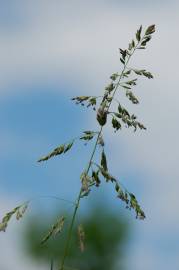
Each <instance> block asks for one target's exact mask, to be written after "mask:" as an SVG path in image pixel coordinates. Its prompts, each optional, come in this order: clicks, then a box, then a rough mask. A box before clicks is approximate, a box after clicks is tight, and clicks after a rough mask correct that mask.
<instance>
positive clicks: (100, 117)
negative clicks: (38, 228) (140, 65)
mask: <svg viewBox="0 0 179 270" xmlns="http://www.w3.org/2000/svg"><path fill="white" fill-rule="evenodd" d="M154 32H155V25H151V26H149V27H148V28H147V29H146V30H145V31H144V34H143V36H142V26H140V28H139V29H138V30H137V32H136V35H135V39H133V40H132V41H131V42H130V43H129V46H128V48H127V49H119V52H120V62H121V63H122V71H121V72H120V73H118V72H116V73H113V74H112V75H111V76H110V80H111V81H110V83H109V85H107V86H106V87H105V91H104V95H103V96H77V97H74V98H72V100H73V101H75V103H76V104H77V105H78V104H80V105H82V106H86V107H92V108H93V110H94V111H96V119H97V122H98V123H99V126H100V128H99V131H91V130H87V131H84V132H83V134H82V135H81V136H79V137H78V138H74V139H72V140H71V141H69V142H68V143H64V144H62V145H60V146H58V147H57V148H55V149H54V150H53V151H52V152H50V153H49V154H48V155H46V156H44V157H42V158H40V159H39V160H38V162H43V161H47V160H49V159H51V158H52V157H55V156H59V155H62V154H65V153H66V152H67V151H69V150H70V149H71V148H72V146H73V145H74V143H75V141H76V140H82V141H85V144H86V143H88V142H90V141H92V140H95V143H94V147H93V150H92V153H91V156H90V158H89V162H88V163H87V166H86V169H85V170H84V171H83V172H82V173H81V176H80V179H81V188H80V191H79V195H78V198H77V201H76V203H75V206H74V212H73V216H72V220H71V223H70V226H69V232H68V236H67V241H66V246H65V248H64V254H63V257H62V261H61V266H60V270H63V269H64V264H65V260H66V258H67V256H68V251H69V247H70V240H71V233H72V229H73V226H74V221H75V217H76V213H77V210H78V208H79V204H80V200H81V199H82V198H83V197H86V196H88V195H89V193H90V191H91V188H92V187H99V186H100V185H101V183H102V179H104V180H105V181H106V182H111V183H112V184H113V185H114V189H115V191H116V193H117V197H118V198H119V199H120V200H122V201H123V202H124V203H125V205H126V208H128V209H133V210H134V211H135V214H136V218H139V219H144V218H145V213H144V211H143V210H142V208H141V207H140V205H139V203H138V201H137V199H136V197H135V196H134V194H132V193H131V192H129V191H128V190H127V189H126V188H125V187H124V186H123V185H122V184H121V183H120V182H119V181H118V180H117V178H116V177H114V176H112V175H111V173H110V172H109V169H108V162H107V157H106V153H105V143H104V138H103V129H104V126H105V125H106V123H107V122H108V121H109V119H110V121H111V125H112V128H113V129H114V131H115V132H116V131H118V130H121V129H122V128H123V127H126V128H132V129H133V130H134V131H136V130H137V129H140V130H145V129H146V127H145V126H144V125H143V124H142V123H141V122H139V121H138V119H137V116H136V115H134V114H131V113H129V112H128V110H127V109H126V108H125V107H124V106H123V105H122V104H121V103H120V102H119V101H118V100H116V97H115V95H116V94H117V91H119V90H120V89H121V90H122V91H124V92H125V95H126V97H127V99H129V101H130V102H132V103H133V104H138V103H139V99H138V98H137V97H136V96H135V95H134V93H133V87H134V86H136V85H137V80H138V77H139V76H144V77H146V78H148V79H151V78H153V75H152V74H151V73H150V72H149V71H146V70H145V69H136V68H130V67H128V64H129V61H130V59H131V57H132V56H133V54H134V53H135V51H136V50H141V49H146V45H147V43H148V42H149V41H150V40H151V38H152V34H153V33H154ZM113 101H115V104H116V101H117V108H116V110H114V111H113V112H110V108H111V105H112V103H113ZM113 107H114V106H113ZM109 116H111V118H109ZM97 148H99V149H100V152H101V153H100V158H99V160H98V161H95V160H94V154H95V152H96V150H97ZM27 205H28V203H25V204H24V205H22V206H19V207H16V208H15V209H14V210H12V211H11V212H9V213H7V214H6V216H5V217H4V218H3V219H2V222H1V223H0V231H5V229H6V227H7V225H8V222H9V220H10V218H11V217H12V216H13V215H14V214H16V217H17V218H20V217H21V216H22V215H23V213H24V212H25V210H26V208H27ZM64 221H65V217H64V216H62V217H61V218H59V220H58V221H57V222H56V223H55V224H54V225H53V226H52V227H51V229H50V230H49V232H48V233H47V235H46V236H45V237H44V238H43V239H42V243H45V242H46V241H47V240H48V239H49V238H50V237H51V236H53V235H55V234H57V233H59V232H61V231H62V228H63V225H64ZM78 235H79V241H80V247H81V250H84V243H83V240H84V231H83V227H82V225H80V226H79V227H78Z"/></svg>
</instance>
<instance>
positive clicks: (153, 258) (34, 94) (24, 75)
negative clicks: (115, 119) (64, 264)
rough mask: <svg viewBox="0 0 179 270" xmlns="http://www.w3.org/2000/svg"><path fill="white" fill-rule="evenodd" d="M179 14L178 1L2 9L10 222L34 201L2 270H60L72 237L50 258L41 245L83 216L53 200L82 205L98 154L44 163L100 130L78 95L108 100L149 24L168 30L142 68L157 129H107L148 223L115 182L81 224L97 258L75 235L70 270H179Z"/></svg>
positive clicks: (92, 200) (4, 158)
mask: <svg viewBox="0 0 179 270" xmlns="http://www.w3.org/2000/svg"><path fill="white" fill-rule="evenodd" d="M178 10H179V4H178V2H177V1H174V0H173V1H168V0H163V1H160V0H158V1H155V2H154V3H150V2H149V1H140V0H139V1H138V0H136V1H125V2H124V1H120V0H119V1H116V0H111V1H105V0H103V1H102V0H99V1H93V0H91V1H80V0H79V1H78V0H77V1H67V0H66V1H63V0H62V1H60V0H58V1H57V0H51V1H50V0H30V1H28V0H27V1H22V0H13V1H11V0H7V1H0V187H1V189H0V217H3V215H4V214H5V213H6V212H8V211H9V210H11V209H12V208H13V207H15V206H16V205H18V204H19V203H21V202H23V201H26V200H27V199H33V201H32V203H31V204H30V207H29V210H28V212H27V214H26V215H25V217H24V219H23V220H21V221H20V222H18V223H17V222H14V221H12V222H11V224H10V226H9V228H8V230H7V232H6V233H1V234H0V249H1V252H0V269H2V270H11V269H13V270H16V269H18V270H24V269H26V270H35V269H43V270H44V269H50V262H49V260H50V259H51V257H53V258H52V259H54V261H55V262H57V261H58V259H59V257H58V251H59V253H60V246H61V245H62V244H63V241H64V238H63V237H64V236H61V235H59V236H58V237H57V239H56V240H55V241H54V243H53V241H52V240H51V241H49V243H48V244H47V245H45V246H44V247H43V248H42V249H39V241H40V239H41V236H43V235H44V233H45V232H46V231H47V230H48V228H49V227H50V224H51V223H53V222H54V220H56V218H57V215H61V213H66V214H67V215H68V216H69V217H70V215H71V213H72V207H71V205H70V204H69V203H67V202H65V201H60V200H56V199H52V198H49V197H48V196H57V197H60V198H64V199H67V200H70V201H75V199H76V196H77V193H78V190H79V187H80V181H79V175H80V174H81V171H82V170H83V168H84V166H85V165H86V163H87V161H88V159H89V155H90V152H91V145H90V144H89V145H88V146H84V145H83V143H77V144H76V145H75V146H74V147H73V149H72V150H71V151H70V152H69V153H67V154H66V155H64V156H63V157H60V158H56V159H53V160H50V161H49V162H47V163H43V164H37V162H36V161H37V159H38V158H39V157H41V156H42V155H44V154H46V153H48V152H49V151H50V150H52V149H53V148H54V147H56V146H57V145H59V144H61V143H63V142H65V141H68V140H69V139H71V138H72V137H76V136H78V135H79V134H81V132H82V131H84V130H89V129H93V130H96V129H97V128H98V126H97V123H96V121H95V113H94V112H93V111H92V110H90V109H88V110H87V109H85V108H82V107H78V106H75V105H74V104H73V103H72V101H71V100H70V98H71V97H73V96H76V95H89V94H90V95H91V94H95V95H101V94H102V93H103V91H104V87H105V86H106V84H107V83H108V82H109V76H110V75H111V74H112V73H114V72H116V71H120V69H121V65H120V61H119V53H118V48H119V47H120V48H125V47H126V46H128V43H129V42H130V40H131V38H132V37H133V36H134V34H135V32H136V30H137V29H138V28H139V26H140V25H141V24H142V25H143V26H144V27H147V26H148V25H151V24H153V23H155V24H156V29H157V31H156V34H154V36H153V39H152V41H151V42H150V43H149V44H148V48H147V50H144V51H139V52H138V53H137V54H136V55H135V57H134V59H133V60H132V62H131V66H132V67H136V68H144V69H145V68H146V69H147V70H149V71H151V72H152V73H153V74H154V80H150V81H149V80H145V79H141V80H140V81H139V84H138V86H137V87H136V95H137V96H138V97H139V99H140V104H139V106H133V107H132V110H133V112H134V113H136V114H137V115H138V116H139V118H140V120H141V121H142V122H143V123H144V124H145V125H146V126H147V128H148V129H147V131H146V132H136V133H133V132H132V131H130V130H123V131H122V132H119V133H117V134H114V133H113V131H112V130H111V128H110V127H108V128H107V129H106V130H105V142H106V154H107V156H108V159H109V168H110V171H111V172H112V173H113V175H115V176H116V177H118V178H120V180H121V182H123V183H124V184H125V186H126V187H127V188H128V189H129V190H130V191H131V192H133V193H134V194H135V195H136V197H137V198H138V200H139V202H140V204H141V205H142V206H143V209H144V210H145V213H146V216H147V218H146V220H144V221H140V220H136V219H135V216H134V214H133V213H132V212H129V211H128V210H126V209H125V206H124V205H123V204H122V203H121V202H120V201H119V200H117V199H116V195H115V193H114V191H113V188H112V187H111V186H110V185H105V184H103V185H102V186H101V188H100V189H94V190H93V191H92V192H91V194H90V196H89V197H88V198H85V199H84V200H82V204H81V208H80V211H79V214H78V217H77V224H79V223H83V224H84V228H85V230H86V250H85V252H84V253H80V252H79V248H78V247H79V243H78V240H77V239H76V235H77V233H76V231H75V230H76V228H75V230H74V234H73V247H72V249H71V253H70V260H69V266H72V265H73V266H75V267H76V268H80V267H81V269H91V270H95V269H111V270H112V269H114V270H115V269H121V270H123V269H126V270H129V269H133V270H143V269H145V270H149V269H150V270H151V269H163V270H168V269H169V268H172V269H173V270H177V269H179V261H178V255H179V228H178V224H179V214H178V211H177V210H178V208H177V205H178V204H179V197H178V189H179V182H178V175H179V167H178V159H179V152H178V137H179V128H178V114H179V106H178V97H179V94H178V84H179V83H178V54H177V49H178V46H179V38H178V35H177V25H178V24H179V17H178ZM64 235H65V230H64ZM52 254H53V256H52ZM59 256H60V255H59ZM108 256H109V257H108ZM78 257H79V259H80V260H77V258H78ZM91 258H93V260H91ZM101 258H103V260H102V259H101ZM86 262H87V263H86ZM85 264H86V266H87V267H88V268H83V267H85Z"/></svg>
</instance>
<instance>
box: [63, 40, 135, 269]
mask: <svg viewBox="0 0 179 270" xmlns="http://www.w3.org/2000/svg"><path fill="white" fill-rule="evenodd" d="M138 45H139V42H138V44H137V45H136V46H135V48H134V50H133V52H132V53H131V55H129V57H128V59H127V61H126V63H125V65H124V67H123V70H122V72H121V74H120V77H119V80H118V82H117V84H116V87H115V89H114V92H113V95H112V99H111V102H110V103H109V106H108V108H107V112H108V111H109V108H110V106H111V103H112V101H113V98H114V96H115V94H116V91H117V89H118V87H119V86H120V81H121V79H122V77H123V74H124V71H125V70H126V67H127V65H128V63H129V60H130V58H131V56H132V55H133V54H134V52H135V50H136V49H137V47H138ZM102 130H103V127H102V126H101V128H100V131H99V133H98V136H97V139H96V142H95V145H94V148H93V151H92V154H91V157H90V160H89V162H88V165H87V169H86V173H87V174H88V172H89V169H90V167H91V163H92V160H93V157H94V154H95V152H96V148H97V144H98V140H99V137H100V135H101V134H102ZM81 194H82V189H80V192H79V195H78V197H77V201H76V205H75V209H74V212H73V216H72V220H71V223H70V227H69V232H68V236H67V241H66V245H65V249H64V254H63V257H62V262H61V266H60V269H59V270H64V264H65V260H66V258H67V256H68V251H69V246H70V240H71V235H72V230H73V226H74V222H75V217H76V214H77V210H78V208H79V204H80V199H81Z"/></svg>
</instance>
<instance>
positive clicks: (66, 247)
mask: <svg viewBox="0 0 179 270" xmlns="http://www.w3.org/2000/svg"><path fill="white" fill-rule="evenodd" d="M102 129H103V127H101V129H100V131H99V133H98V136H97V139H96V142H95V145H94V148H93V151H92V154H91V157H90V160H89V162H88V165H87V170H86V173H87V174H88V172H89V169H90V167H91V162H92V160H93V157H94V154H95V152H96V148H97V145H98V140H99V137H100V135H101V133H102ZM81 193H82V189H80V192H79V194H78V197H77V201H76V205H75V209H74V212H73V216H72V220H71V223H70V227H69V232H68V236H67V241H66V245H65V249H64V255H63V258H62V262H61V266H60V270H63V269H64V264H65V260H66V258H67V256H68V251H69V246H70V241H71V235H72V230H73V225H74V222H75V217H76V214H77V210H78V207H79V204H80V199H81Z"/></svg>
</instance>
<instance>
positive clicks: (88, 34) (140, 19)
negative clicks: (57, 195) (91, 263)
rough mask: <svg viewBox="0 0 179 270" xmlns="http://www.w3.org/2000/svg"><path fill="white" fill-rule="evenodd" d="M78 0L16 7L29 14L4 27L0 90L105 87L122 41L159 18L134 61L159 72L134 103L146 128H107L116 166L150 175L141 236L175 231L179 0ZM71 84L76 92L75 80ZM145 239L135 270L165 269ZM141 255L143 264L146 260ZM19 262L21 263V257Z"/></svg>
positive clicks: (145, 188) (3, 93)
mask: <svg viewBox="0 0 179 270" xmlns="http://www.w3.org/2000/svg"><path fill="white" fill-rule="evenodd" d="M77 2H78V3H79V5H78V4H77V3H76V2H69V1H61V2H60V3H59V2H58V3H57V1H52V2H49V1H29V2H28V1H27V2H26V3H24V1H23V2H22V1H19V7H18V8H19V9H20V12H21V14H22V15H23V16H24V17H23V21H24V25H23V27H20V28H19V30H17V29H16V31H15V32H14V33H13V32H12V31H9V32H5V31H4V30H3V29H2V28H1V29H0V32H1V33H0V44H1V50H0V59H1V61H0V89H1V90H0V93H1V97H3V96H7V94H8V95H11V94H12V91H18V89H16V90H14V89H13V86H15V85H16V84H17V85H18V84H20V83H24V84H25V85H28V84H31V82H34V81H37V82H38V81H43V82H44V81H56V82H60V81H64V80H65V81H67V82H69V84H71V85H73V84H74V85H75V87H74V88H77V87H76V86H77V85H78V86H79V89H82V90H81V91H83V92H82V93H84V91H86V93H87V92H88V91H90V93H91V92H92V93H94V92H96V91H98V93H99V94H100V92H99V91H100V89H103V88H104V85H105V82H106V81H107V78H108V77H109V75H110V74H111V73H112V72H114V71H116V70H117V69H118V66H119V59H118V58H117V57H118V55H117V54H118V51H117V49H118V47H119V46H120V47H125V46H126V44H128V41H130V38H131V37H132V34H133V33H134V32H135V31H136V27H138V26H139V25H140V24H141V23H142V24H144V25H148V24H151V23H156V25H157V32H156V34H155V35H154V38H153V40H152V41H151V44H149V49H148V51H146V52H140V55H139V56H137V57H136V58H135V60H134V61H133V64H135V65H137V66H139V67H140V66H141V65H142V67H146V68H147V69H149V70H151V71H153V73H154V75H155V77H156V78H155V80H154V81H147V82H144V81H142V82H140V84H139V87H138V88H141V89H139V90H136V93H137V94H138V96H139V97H141V105H140V106H139V107H137V108H135V110H136V112H137V113H138V114H139V115H140V118H142V120H143V121H144V122H145V123H146V125H147V126H148V130H147V132H146V133H142V134H140V135H139V134H136V135H135V136H134V135H133V134H131V135H130V134H129V133H127V132H124V133H123V134H122V135H120V136H116V138H115V139H114V138H112V137H111V136H110V135H109V134H107V136H108V139H109V140H110V145H111V150H112V152H113V153H114V157H113V162H114V163H115V164H114V167H116V168H119V164H120V168H122V169H119V170H121V172H122V173H124V174H125V173H127V171H128V170H130V171H131V172H132V170H134V171H138V172H141V173H143V174H144V175H145V179H144V180H143V181H141V180H139V181H137V180H135V181H136V185H141V186H142V189H143V192H144V194H143V201H144V202H145V206H146V210H147V212H148V213H149V214H150V218H149V225H148V226H146V229H145V232H144V234H143V235H145V234H151V233H153V232H155V233H157V232H159V231H160V230H163V231H165V232H166V233H168V232H167V230H168V228H170V229H172V230H173V229H175V231H177V227H176V225H175V224H178V222H179V219H178V216H177V215H176V208H177V205H178V203H179V199H178V188H179V184H178V175H179V170H178V160H179V154H178V150H177V147H178V137H179V129H178V115H179V107H178V86H179V83H178V78H177V77H178V55H177V48H178V46H179V39H178V36H177V32H176V26H177V25H178V24H179V18H178V14H177V10H178V9H177V8H178V4H177V3H175V2H173V5H171V2H170V3H169V2H168V4H166V3H165V5H162V4H161V6H158V5H157V6H156V8H155V4H154V5H152V8H149V9H145V8H144V9H142V8H138V9H130V7H129V6H125V5H122V6H121V7H120V6H117V5H111V4H109V3H107V2H105V1H99V2H98V3H96V2H95V1H91V2H85V1H84V2H85V3H84V2H82V1H77ZM51 3H52V4H51ZM24 91H26V90H25V89H24ZM59 91H60V92H62V91H63V90H62V89H60V90H59ZM69 91H71V92H72V91H74V89H73V87H71V88H69ZM101 91H103V90H101ZM79 94H81V93H80V90H79ZM118 141H120V144H119V147H118V146H117V145H118V144H117V142H118ZM121 148H122V149H121ZM121 152H122V154H123V159H122V160H121V159H120V160H119V158H118V156H119V154H118V153H121ZM132 181H133V180H132ZM134 184H135V183H134ZM136 190H137V187H136ZM5 205H6V204H5ZM138 233H140V232H138ZM3 239H4V238H3ZM2 241H3V243H4V245H5V246H6V247H7V245H12V242H11V240H8V241H9V243H6V241H5V240H2ZM142 245H143V244H141V246H140V244H139V246H138V247H135V250H137V251H136V253H135V256H136V257H134V260H133V261H135V260H136V261H138V262H139V261H140V258H141V256H142V261H140V263H141V264H140V265H139V264H138V265H135V263H134V265H133V269H138V270H140V269H143V268H145V269H153V268H156V269H157V267H158V265H162V267H163V269H165V268H164V267H165V265H163V264H160V262H159V261H158V260H160V261H161V260H162V259H163V258H159V259H158V260H157V259H156V256H157V255H156V254H154V251H153V252H152V249H151V250H144V252H143V253H142V255H141V249H142ZM13 248H15V247H14V246H13ZM13 248H12V249H13ZM6 250H7V249H6ZM6 252H7V251H6ZM13 252H14V251H13V250H11V253H12V256H16V253H14V255H13ZM144 253H145V254H144ZM146 254H148V255H146ZM1 256H2V255H1ZM8 256H9V255H8ZM18 256H19V255H17V257H18ZM146 256H147V257H146ZM3 257H4V258H6V259H4V258H3ZM144 257H145V259H144ZM13 258H14V259H12V260H11V261H10V262H9V261H8V257H7V254H6V255H5V256H2V258H0V261H2V262H3V260H4V265H5V266H6V268H8V267H9V269H12V265H13V263H12V265H9V266H8V265H6V264H5V262H6V261H8V263H11V262H13V261H14V260H15V257H13ZM143 261H144V262H145V264H143V265H142V263H143ZM174 261H175V259H174ZM151 262H152V264H150V263H151ZM17 264H18V265H20V261H19V263H17ZM146 265H148V266H147V267H148V268H147V267H146ZM5 266H4V267H5ZM13 266H14V265H13ZM20 267H21V266H19V268H18V269H27V267H24V265H23V267H21V268H20ZM159 268H160V267H159ZM13 269H14V268H13ZM29 269H31V270H32V269H33V268H29ZM38 269H39V268H38ZM7 270H8V269H7Z"/></svg>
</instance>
